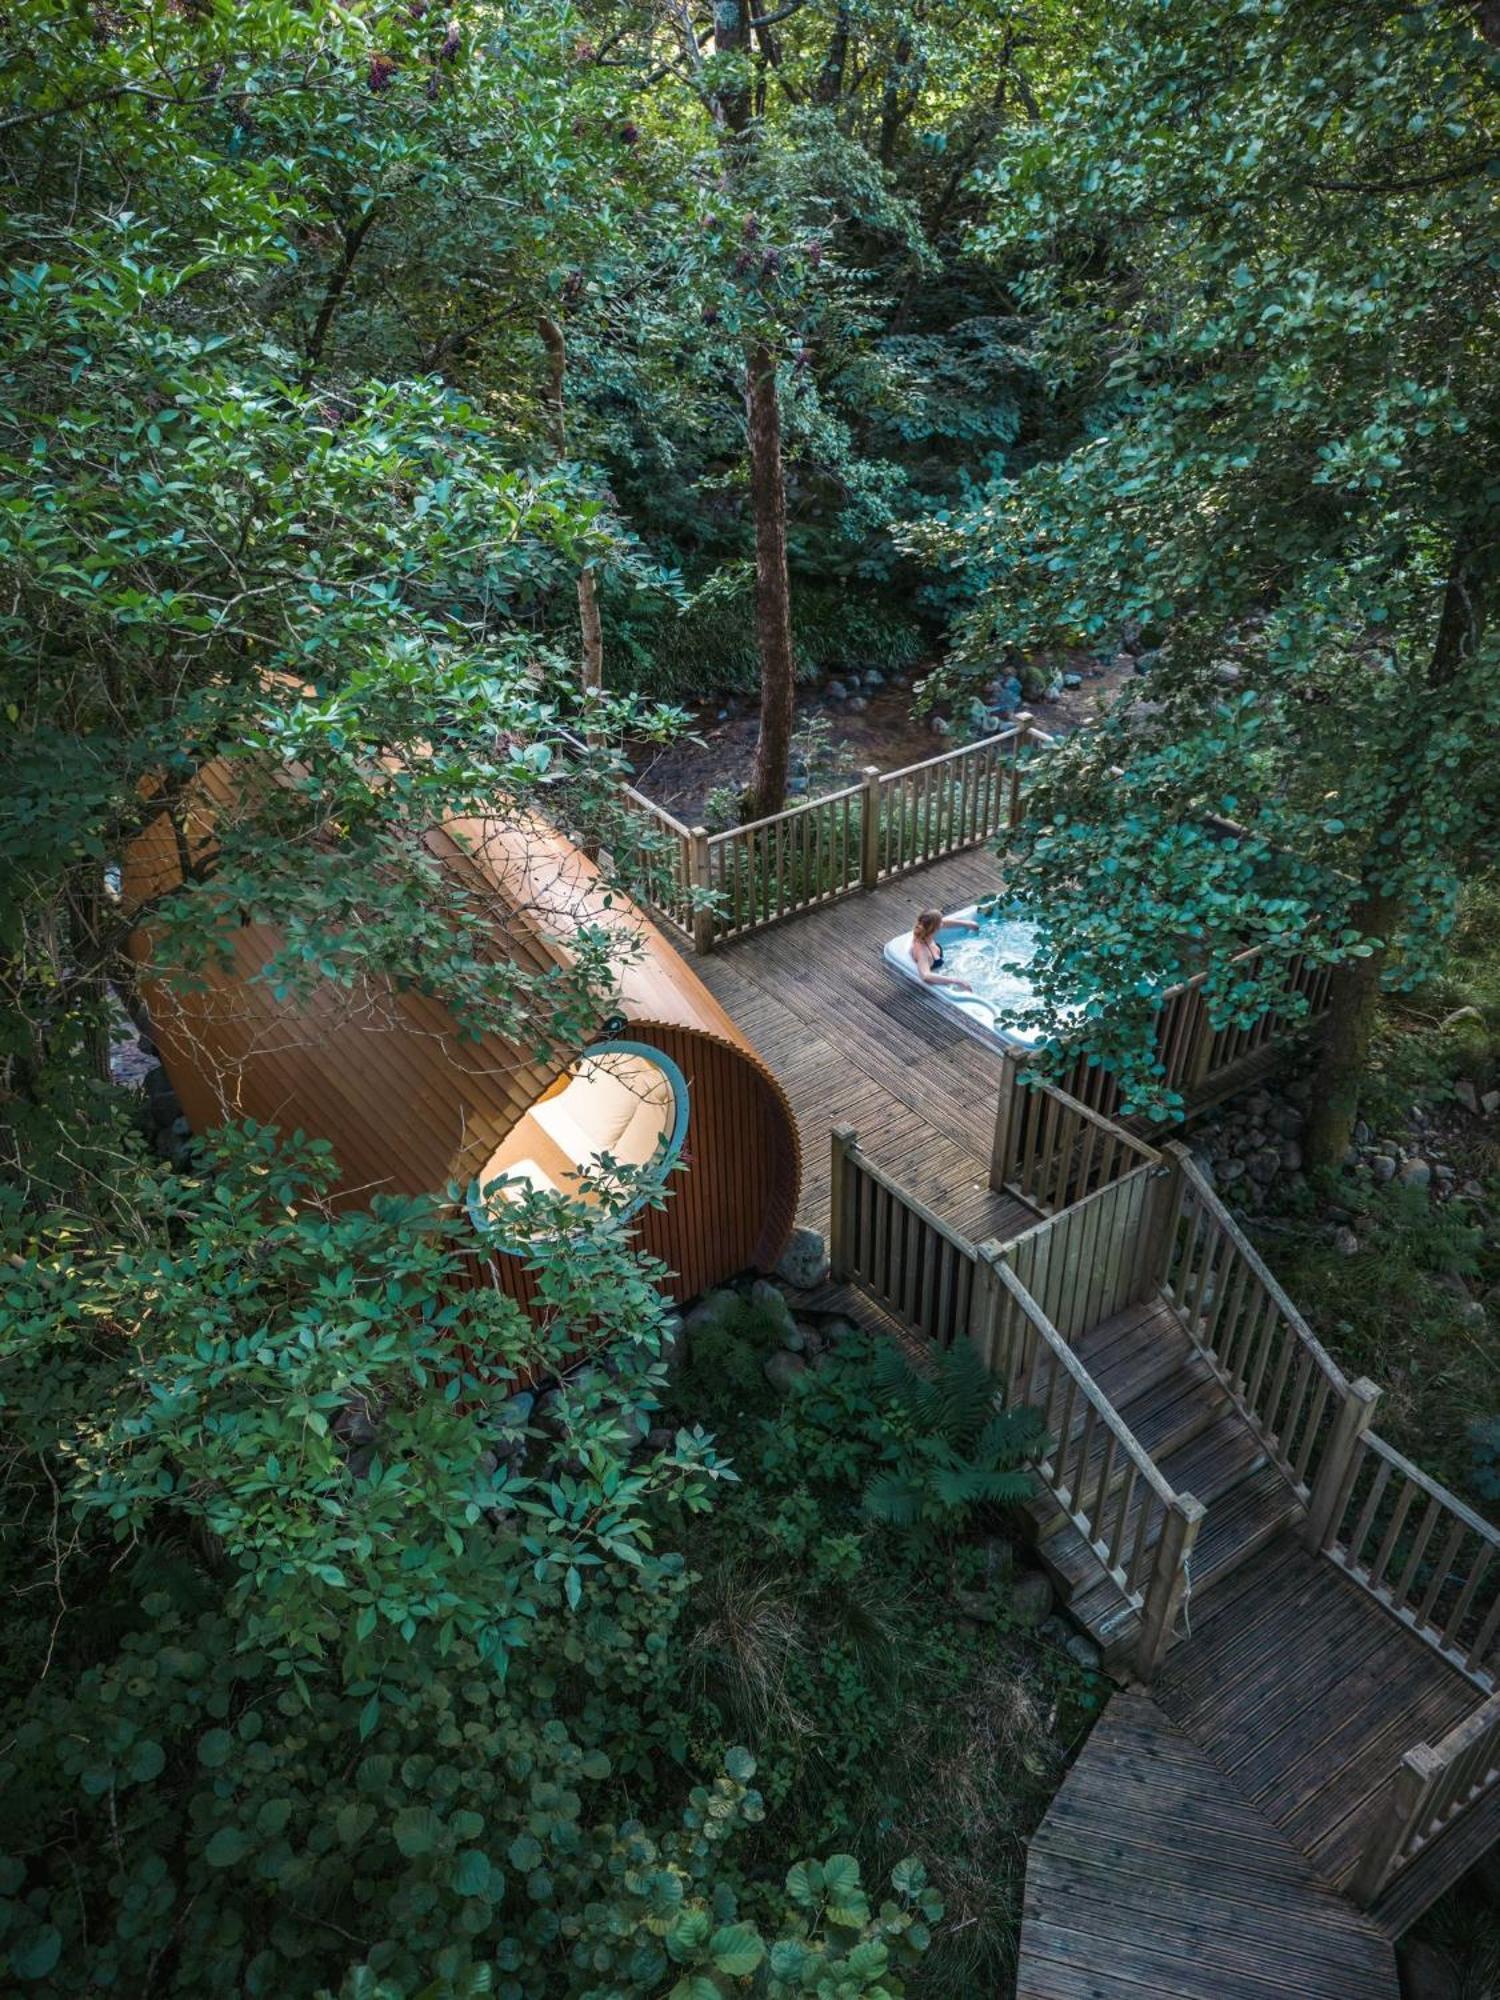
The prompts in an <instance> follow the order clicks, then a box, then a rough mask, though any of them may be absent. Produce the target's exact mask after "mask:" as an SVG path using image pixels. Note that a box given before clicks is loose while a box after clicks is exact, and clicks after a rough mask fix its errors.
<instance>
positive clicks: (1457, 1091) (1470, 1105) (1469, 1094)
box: [1453, 1076, 1479, 1113]
mask: <svg viewBox="0 0 1500 2000" xmlns="http://www.w3.org/2000/svg"><path fill="white" fill-rule="evenodd" d="M1453 1095H1454V1096H1455V1097H1456V1098H1457V1099H1458V1101H1459V1103H1460V1104H1461V1105H1462V1106H1463V1108H1464V1110H1465V1111H1473V1112H1476V1113H1477V1112H1478V1110H1479V1093H1478V1092H1477V1091H1476V1090H1475V1088H1474V1086H1473V1084H1472V1083H1470V1081H1469V1079H1468V1078H1467V1077H1466V1076H1461V1077H1460V1078H1459V1079H1458V1082H1457V1083H1455V1084H1454V1086H1453Z"/></svg>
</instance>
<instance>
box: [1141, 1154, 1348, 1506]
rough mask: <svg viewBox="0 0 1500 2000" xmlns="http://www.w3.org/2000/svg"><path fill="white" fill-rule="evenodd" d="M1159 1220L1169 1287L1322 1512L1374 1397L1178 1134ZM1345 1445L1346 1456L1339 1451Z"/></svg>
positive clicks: (1275, 1451) (1238, 1398)
mask: <svg viewBox="0 0 1500 2000" xmlns="http://www.w3.org/2000/svg"><path fill="white" fill-rule="evenodd" d="M1163 1150H1164V1152H1165V1154H1166V1156H1167V1158H1168V1160H1169V1162H1170V1163H1171V1174H1170V1178H1169V1181H1168V1184H1167V1185H1168V1188H1169V1193H1168V1196H1167V1199H1166V1203H1165V1209H1164V1213H1163V1214H1162V1216H1161V1220H1160V1234H1159V1241H1160V1242H1161V1245H1162V1254H1161V1263H1160V1272H1161V1286H1162V1291H1163V1293H1164V1294H1165V1296H1166V1297H1167V1298H1168V1299H1170V1301H1171V1302H1172V1304H1173V1305H1174V1306H1175V1307H1176V1308H1177V1313H1178V1317H1179V1318H1180V1319H1181V1321H1182V1325H1183V1327H1184V1329H1185V1331H1186V1332H1187V1334H1188V1337H1189V1338H1190V1339H1191V1340H1192V1342H1193V1343H1194V1345H1195V1346H1196V1347H1197V1349H1198V1351H1199V1353H1200V1354H1202V1355H1203V1356H1204V1358H1205V1359H1206V1360H1207V1362H1208V1364H1209V1366H1210V1367H1211V1368H1212V1370H1213V1372H1214V1374H1215V1375H1216V1376H1217V1377H1218V1379H1219V1381H1220V1382H1221V1383H1222V1384H1223V1386H1224V1388H1225V1390H1226V1391H1227V1392H1228V1394H1229V1397H1230V1400H1231V1401H1232V1402H1233V1403H1234V1404H1235V1406H1236V1407H1237V1408H1238V1410H1239V1412H1240V1414H1241V1415H1242V1416H1243V1417H1244V1418H1245V1420H1246V1421H1247V1422H1248V1423H1249V1425H1250V1426H1251V1428H1252V1429H1253V1430H1254V1431H1255V1432H1256V1434H1257V1436H1258V1437H1259V1438H1260V1441H1261V1443H1262V1444H1263V1445H1264V1446H1265V1448H1266V1451H1267V1453H1268V1454H1269V1456H1270V1457H1271V1458H1272V1459H1273V1460H1274V1462H1275V1463H1276V1464H1277V1465H1278V1466H1279V1467H1280V1468H1281V1470H1282V1472H1283V1473H1284V1474H1285V1475H1286V1477H1287V1479H1288V1480H1289V1481H1290V1482H1291V1484H1292V1486H1293V1488H1294V1489H1295V1491H1296V1492H1297V1495H1298V1497H1299V1498H1300V1499H1301V1500H1302V1501H1303V1502H1304V1503H1305V1504H1306V1505H1307V1507H1308V1509H1309V1516H1310V1518H1311V1519H1312V1520H1314V1521H1316V1522H1321V1520H1322V1519H1323V1518H1324V1515H1325V1513H1326V1506H1327V1496H1328V1494H1329V1492H1330V1490H1331V1488H1332V1487H1333V1486H1335V1485H1336V1483H1337V1482H1338V1481H1339V1480H1340V1479H1341V1478H1342V1476H1343V1472H1344V1469H1345V1465H1344V1458H1346V1456H1347V1452H1348V1450H1349V1449H1350V1448H1351V1446H1352V1431H1353V1429H1354V1428H1355V1427H1357V1423H1358V1420H1359V1413H1360V1411H1361V1409H1362V1408H1364V1407H1365V1406H1366V1394H1365V1392H1366V1391H1367V1390H1368V1391H1369V1400H1371V1401H1372V1400H1373V1394H1374V1392H1373V1390H1372V1389H1370V1385H1368V1384H1364V1385H1359V1386H1358V1387H1356V1385H1353V1384H1351V1383H1350V1382H1349V1381H1348V1380H1347V1378H1346V1377H1345V1375H1344V1372H1343V1370H1342V1369H1341V1368H1340V1367H1339V1366H1338V1364H1337V1362H1336V1361H1334V1360H1333V1358H1332V1356H1331V1355H1330V1354H1329V1353H1328V1351H1327V1350H1326V1349H1325V1348H1324V1346H1323V1345H1322V1343H1321V1342H1320V1341H1319V1340H1318V1339H1317V1338H1316V1336H1315V1335H1314V1333H1313V1331H1312V1329H1311V1328H1310V1327H1309V1326H1308V1324H1307V1322H1306V1320H1305V1319H1303V1317H1302V1315H1301V1313H1299V1312H1298V1311H1297V1308H1296V1307H1295V1306H1294V1305H1293V1304H1292V1302H1291V1300H1290V1299H1289V1298H1288V1297H1287V1295H1286V1293H1285V1292H1284V1291H1283V1290H1282V1289H1281V1287H1280V1285H1278V1284H1277V1282H1276V1280H1275V1278H1273V1277H1272V1275H1271V1273H1270V1272H1269V1271H1268V1270H1267V1269H1266V1266H1265V1265H1264V1264H1263V1263H1262V1262H1261V1259H1260V1257H1259V1255H1258V1253H1257V1252H1256V1251H1255V1250H1254V1249H1253V1248H1252V1247H1251V1245H1250V1244H1249V1243H1248V1242H1247V1241H1246V1239H1245V1237H1244V1235H1243V1233H1242V1232H1241V1231H1240V1229H1239V1228H1238V1227H1237V1226H1236V1224H1235V1223H1234V1221H1233V1220H1232V1218H1231V1217H1230V1215H1229V1214H1228V1212H1227V1211H1226V1210H1225V1208H1224V1206H1223V1204H1222V1203H1221V1202H1220V1201H1219V1199H1218V1197H1217V1195H1215V1193H1214V1191H1213V1189H1212V1188H1211V1187H1210V1186H1209V1184H1208V1182H1207V1181H1206V1180H1205V1179H1204V1178H1203V1175H1202V1174H1201V1173H1200V1172H1199V1170H1198V1168H1197V1166H1196V1165H1195V1164H1194V1162H1193V1161H1192V1159H1191V1158H1190V1157H1189V1154H1188V1151H1187V1148H1186V1147H1185V1146H1183V1145H1181V1144H1179V1143H1177V1142H1175V1141H1174V1142H1173V1143H1171V1144H1169V1145H1168V1146H1166V1147H1165V1148H1164V1149H1163ZM1341 1454H1342V1456H1341Z"/></svg>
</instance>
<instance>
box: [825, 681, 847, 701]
mask: <svg viewBox="0 0 1500 2000" xmlns="http://www.w3.org/2000/svg"><path fill="white" fill-rule="evenodd" d="M824 693H825V694H826V696H827V698H828V700H829V701H847V700H848V699H849V690H848V688H846V687H845V686H844V683H843V682H842V681H830V682H829V683H828V686H827V687H826V688H825V689H824Z"/></svg>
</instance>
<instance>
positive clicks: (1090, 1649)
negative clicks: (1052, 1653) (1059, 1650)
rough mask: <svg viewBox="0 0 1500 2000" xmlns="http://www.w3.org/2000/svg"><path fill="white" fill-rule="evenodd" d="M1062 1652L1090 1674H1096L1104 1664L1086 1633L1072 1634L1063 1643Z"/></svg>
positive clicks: (1101, 1656) (1102, 1657) (1097, 1649)
mask: <svg viewBox="0 0 1500 2000" xmlns="http://www.w3.org/2000/svg"><path fill="white" fill-rule="evenodd" d="M1063 1651H1064V1652H1065V1653H1066V1654H1067V1656H1068V1658H1069V1659H1070V1660H1073V1661H1075V1662H1076V1663H1077V1665H1079V1666H1080V1667H1083V1668H1085V1669H1086V1670H1087V1672H1089V1673H1091V1674H1096V1673H1098V1671H1099V1669H1100V1667H1101V1666H1102V1665H1103V1663H1104V1656H1103V1655H1102V1654H1101V1653H1100V1651H1099V1648H1098V1647H1097V1646H1096V1645H1095V1644H1094V1642H1093V1640H1092V1639H1091V1638H1090V1637H1089V1636H1088V1634H1087V1633H1086V1632H1074V1633H1072V1634H1070V1635H1069V1637H1068V1638H1067V1639H1066V1640H1064V1642H1063Z"/></svg>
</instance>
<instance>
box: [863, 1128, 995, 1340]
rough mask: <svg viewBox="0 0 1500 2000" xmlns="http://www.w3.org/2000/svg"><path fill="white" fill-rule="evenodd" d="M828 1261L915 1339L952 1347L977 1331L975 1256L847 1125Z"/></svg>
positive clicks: (962, 1240)
mask: <svg viewBox="0 0 1500 2000" xmlns="http://www.w3.org/2000/svg"><path fill="white" fill-rule="evenodd" d="M832 1153H833V1156H832V1162H831V1179H830V1225H829V1235H828V1261H829V1267H830V1270H831V1273H832V1275H833V1277H834V1278H835V1280H844V1279H853V1280H854V1281H855V1282H856V1283H857V1284H859V1285H860V1286H861V1287H862V1289H864V1290H865V1291H867V1292H869V1294H870V1295H871V1297H872V1298H875V1299H877V1300H879V1302H880V1303H881V1304H882V1305H884V1306H886V1307H887V1308H888V1309H889V1310H890V1311H891V1312H893V1313H894V1314H895V1315H896V1317H897V1318H898V1319H901V1320H903V1321H904V1322H905V1323H906V1324H907V1325H908V1326H910V1327H911V1328H912V1329H913V1330H914V1331H915V1332H917V1333H921V1334H923V1335H925V1336H926V1337H927V1338H928V1339H929V1340H933V1341H935V1342H936V1343H937V1344H938V1346H940V1347H948V1346H950V1345H951V1344H952V1342H953V1341H954V1340H955V1339H956V1338H957V1337H958V1335H959V1334H961V1333H963V1332H965V1331H966V1330H967V1329H968V1327H969V1324H970V1319H971V1316H972V1310H973V1300H974V1280H975V1252H974V1246H973V1244H972V1243H970V1242H969V1240H968V1238H967V1237H965V1236H961V1235H960V1234H959V1232H958V1231H957V1230H956V1229H953V1228H951V1227H950V1226H949V1225H948V1224H947V1223H946V1222H944V1221H943V1219H942V1217H941V1216H939V1215H936V1214H934V1213H933V1211H932V1210H931V1209H930V1208H928V1207H927V1205H926V1204H925V1203H924V1202H921V1201H919V1200H918V1199H917V1197H916V1196H915V1195H913V1194H909V1193H908V1192H907V1191H906V1189H905V1188H903V1187H902V1186H901V1184H900V1182H899V1181H897V1180H895V1179H893V1178H892V1176H891V1175H889V1174H887V1173H885V1172H884V1171H883V1170H882V1169H881V1168H880V1167H878V1166H877V1165H876V1164H875V1162H874V1161H873V1160H872V1159H870V1158H869V1157H868V1155H867V1154H865V1153H863V1152H861V1151H860V1146H859V1137H858V1134H857V1133H856V1132H855V1131H854V1130H853V1128H852V1127H850V1126H848V1125H836V1126H835V1127H834V1128H833V1133H832Z"/></svg>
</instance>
